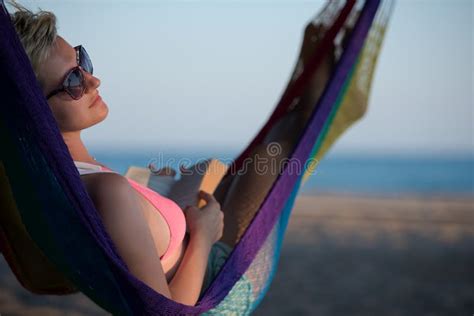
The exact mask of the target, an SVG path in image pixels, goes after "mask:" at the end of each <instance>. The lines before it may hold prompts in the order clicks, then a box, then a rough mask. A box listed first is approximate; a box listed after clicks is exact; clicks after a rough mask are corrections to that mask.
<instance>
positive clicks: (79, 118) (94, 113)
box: [39, 36, 109, 132]
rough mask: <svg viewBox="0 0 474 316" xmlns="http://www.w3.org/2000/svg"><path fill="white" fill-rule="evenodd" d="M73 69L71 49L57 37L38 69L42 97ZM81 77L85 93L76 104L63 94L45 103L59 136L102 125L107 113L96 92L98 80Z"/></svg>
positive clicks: (74, 52) (89, 75) (73, 52)
mask: <svg viewBox="0 0 474 316" xmlns="http://www.w3.org/2000/svg"><path fill="white" fill-rule="evenodd" d="M76 66H77V61H76V51H75V49H74V48H73V47H72V46H71V45H69V43H67V42H66V41H65V40H64V39H63V38H62V37H60V36H58V37H57V38H56V45H54V46H53V48H52V49H51V53H50V55H49V57H48V59H47V60H46V62H45V63H44V64H43V65H41V66H40V69H39V73H40V74H39V77H40V78H39V81H40V82H41V86H42V88H43V93H44V95H47V94H48V93H50V92H51V91H53V90H55V89H57V88H59V87H61V84H62V82H63V81H64V77H65V76H66V74H67V73H68V72H69V70H71V69H72V68H74V67H76ZM83 75H84V80H85V91H84V94H83V96H82V97H81V98H80V99H79V100H74V99H73V98H72V97H71V96H70V95H69V94H67V92H65V91H63V92H60V93H58V94H56V95H54V96H52V97H51V98H49V99H48V103H49V106H50V108H51V111H52V112H53V115H54V117H55V119H56V121H57V123H58V126H59V129H60V131H61V132H75V131H80V130H83V129H85V128H88V127H90V126H93V125H95V124H97V123H99V122H101V121H103V120H104V119H105V118H106V117H107V114H108V112H109V109H108V107H107V104H105V102H104V101H102V98H100V95H99V90H97V88H98V87H99V86H100V80H99V79H98V78H96V77H94V76H93V75H91V74H89V73H87V72H85V71H83Z"/></svg>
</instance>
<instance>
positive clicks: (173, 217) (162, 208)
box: [74, 161, 186, 260]
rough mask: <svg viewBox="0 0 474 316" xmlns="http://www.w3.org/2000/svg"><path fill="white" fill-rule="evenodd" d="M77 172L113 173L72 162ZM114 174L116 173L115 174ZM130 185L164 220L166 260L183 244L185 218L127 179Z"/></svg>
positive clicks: (169, 203)
mask: <svg viewBox="0 0 474 316" xmlns="http://www.w3.org/2000/svg"><path fill="white" fill-rule="evenodd" d="M74 164H75V165H76V168H77V170H78V171H79V174H80V175H84V174H90V173H98V172H115V171H113V170H112V169H109V168H107V167H102V166H99V165H94V164H90V163H87V162H82V161H74ZM115 173H116V172H115ZM126 179H127V180H128V182H129V183H130V185H131V186H132V187H133V188H134V189H135V190H136V191H138V192H140V193H141V194H142V195H143V197H144V198H146V199H147V200H148V201H149V202H150V203H151V204H152V205H153V206H154V207H155V209H156V210H157V211H158V212H160V214H161V215H162V216H163V218H164V219H165V221H166V223H167V224H168V227H169V230H170V243H169V244H168V248H167V249H166V251H165V253H164V254H163V256H161V257H160V259H161V260H166V259H167V258H168V257H169V256H170V255H171V254H172V253H173V252H174V251H175V250H177V249H178V248H179V246H180V245H181V243H182V242H183V239H184V235H185V233H186V218H185V217H184V213H183V211H182V210H181V208H180V207H179V206H178V204H176V203H175V202H174V201H172V200H170V199H168V198H166V197H164V196H162V195H160V194H159V193H157V192H155V191H153V190H151V189H149V188H147V187H145V186H143V185H141V184H139V183H138V182H136V181H134V180H132V179H128V178H126Z"/></svg>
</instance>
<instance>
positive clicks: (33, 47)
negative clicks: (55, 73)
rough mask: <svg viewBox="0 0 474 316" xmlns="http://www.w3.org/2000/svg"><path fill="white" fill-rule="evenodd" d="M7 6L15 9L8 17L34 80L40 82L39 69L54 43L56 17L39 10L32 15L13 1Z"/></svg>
mask: <svg viewBox="0 0 474 316" xmlns="http://www.w3.org/2000/svg"><path fill="white" fill-rule="evenodd" d="M9 4H10V5H11V6H12V7H14V8H15V9H16V11H15V12H14V13H12V14H10V17H11V19H12V22H13V25H14V27H15V30H16V32H17V34H18V37H19V38H20V41H21V43H22V45H23V48H24V49H25V52H26V54H27V55H28V58H29V59H30V62H31V65H32V66H33V70H34V72H35V75H36V78H37V79H38V80H40V76H39V67H40V65H41V64H42V63H44V62H45V60H46V59H47V58H48V56H49V54H50V52H51V48H52V47H53V46H54V45H55V42H56V36H57V28H56V16H55V15H54V13H52V12H49V11H43V10H41V9H39V11H38V12H37V13H33V12H32V11H30V10H28V9H27V8H25V7H23V6H22V5H20V4H19V3H17V2H16V1H15V0H10V1H9ZM40 82H41V80H40Z"/></svg>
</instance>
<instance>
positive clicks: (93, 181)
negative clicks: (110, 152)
mask: <svg viewBox="0 0 474 316" xmlns="http://www.w3.org/2000/svg"><path fill="white" fill-rule="evenodd" d="M81 180H82V182H83V183H84V185H85V187H86V189H87V191H88V193H89V195H91V197H92V198H97V197H99V196H101V197H106V196H117V195H120V194H126V193H130V192H131V186H130V184H129V182H128V181H127V179H126V178H125V177H124V176H122V175H121V174H119V173H114V172H97V173H90V174H86V175H81Z"/></svg>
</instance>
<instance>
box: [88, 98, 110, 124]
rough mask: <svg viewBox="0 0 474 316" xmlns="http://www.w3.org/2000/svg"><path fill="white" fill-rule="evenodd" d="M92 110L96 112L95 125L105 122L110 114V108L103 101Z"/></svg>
mask: <svg viewBox="0 0 474 316" xmlns="http://www.w3.org/2000/svg"><path fill="white" fill-rule="evenodd" d="M91 109H94V110H96V112H95V116H96V120H95V121H96V123H95V124H98V123H100V122H102V121H103V120H105V119H106V118H107V116H108V114H109V107H108V106H107V104H106V103H105V102H104V101H103V100H101V101H100V103H98V104H95V105H94V106H93V107H92V108H91ZM95 124H94V125H95Z"/></svg>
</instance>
